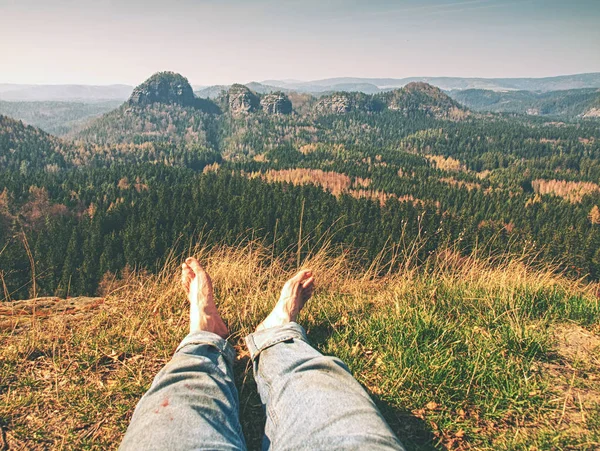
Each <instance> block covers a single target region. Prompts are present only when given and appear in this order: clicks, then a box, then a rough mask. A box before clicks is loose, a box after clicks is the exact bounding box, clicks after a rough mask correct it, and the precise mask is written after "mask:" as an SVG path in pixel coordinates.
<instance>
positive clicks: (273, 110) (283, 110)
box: [260, 92, 292, 114]
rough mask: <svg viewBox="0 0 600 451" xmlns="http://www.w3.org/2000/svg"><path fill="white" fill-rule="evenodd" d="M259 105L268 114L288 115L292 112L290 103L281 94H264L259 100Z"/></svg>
mask: <svg viewBox="0 0 600 451" xmlns="http://www.w3.org/2000/svg"><path fill="white" fill-rule="evenodd" d="M260 105H261V106H262V109H263V111H265V112H266V113H268V114H290V113H291V112H292V102H290V99H289V98H288V96H286V95H285V94H284V93H282V92H274V93H272V94H266V95H265V96H264V97H263V98H262V99H261V100H260Z"/></svg>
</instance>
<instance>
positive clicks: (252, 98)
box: [227, 84, 260, 115]
mask: <svg viewBox="0 0 600 451" xmlns="http://www.w3.org/2000/svg"><path fill="white" fill-rule="evenodd" d="M227 103H228V106H229V111H230V112H231V114H233V115H240V114H246V113H252V112H254V111H256V110H258V109H259V108H260V100H259V98H258V96H257V95H256V94H255V93H254V92H252V91H251V90H250V89H248V88H247V87H246V86H244V85H239V84H234V85H232V86H231V88H229V91H227Z"/></svg>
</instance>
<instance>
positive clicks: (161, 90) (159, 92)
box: [129, 72, 196, 106]
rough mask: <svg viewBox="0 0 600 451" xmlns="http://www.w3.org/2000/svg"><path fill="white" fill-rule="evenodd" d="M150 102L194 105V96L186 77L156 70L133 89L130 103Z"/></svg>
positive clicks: (144, 103)
mask: <svg viewBox="0 0 600 451" xmlns="http://www.w3.org/2000/svg"><path fill="white" fill-rule="evenodd" d="M152 103H164V104H177V105H182V106H194V105H195V103H196V98H195V96H194V91H193V90H192V87H191V86H190V83H189V82H188V80H187V78H185V77H184V76H182V75H180V74H176V73H174V72H158V73H156V74H154V75H152V76H151V77H150V78H149V79H147V80H146V81H145V82H143V83H142V84H141V85H139V86H138V87H137V88H135V89H134V90H133V93H132V94H131V97H130V98H129V104H130V105H136V106H143V105H150V104H152Z"/></svg>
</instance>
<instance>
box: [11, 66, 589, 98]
mask: <svg viewBox="0 0 600 451" xmlns="http://www.w3.org/2000/svg"><path fill="white" fill-rule="evenodd" d="M411 82H425V83H428V84H430V85H433V86H437V87H438V88H440V89H442V90H445V91H450V90H465V89H486V90H491V91H518V90H526V91H540V92H548V91H560V90H568V89H582V88H600V73H589V74H576V75H561V76H558V77H546V78H465V77H410V78H353V77H342V78H328V79H324V80H313V81H297V80H265V81H262V82H260V83H258V82H251V83H246V86H248V87H249V88H250V89H251V90H253V91H254V92H257V93H259V94H267V93H270V92H275V91H282V92H291V91H295V92H299V93H309V94H313V95H316V96H320V95H323V94H327V93H332V92H339V91H358V92H364V93H365V94H376V93H379V92H384V91H389V90H392V89H396V88H401V87H403V86H406V85H407V84H409V83H411ZM230 86H231V85H213V86H195V87H194V91H195V93H196V95H197V96H198V97H204V98H215V97H217V96H219V94H220V93H221V92H222V91H224V90H227V89H229V87H230ZM132 92H133V86H129V85H122V84H119V85H107V86H92V85H25V84H23V85H20V84H6V83H5V84H2V83H0V100H5V101H11V102H23V101H68V102H98V101H107V100H120V101H125V100H127V99H128V98H129V96H130V95H131V93H132Z"/></svg>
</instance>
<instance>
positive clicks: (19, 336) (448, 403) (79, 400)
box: [0, 243, 600, 449]
mask: <svg viewBox="0 0 600 451" xmlns="http://www.w3.org/2000/svg"><path fill="white" fill-rule="evenodd" d="M190 254H193V255H195V256H196V257H198V258H199V260H200V261H201V262H202V263H203V265H205V266H206V268H207V270H208V272H209V273H210V274H211V276H212V278H213V284H214V286H215V294H216V299H217V303H218V307H219V310H220V311H221V312H222V315H223V317H224V319H225V321H226V322H227V323H228V325H229V328H230V331H231V332H232V336H231V338H230V340H231V341H232V343H234V344H235V346H236V348H237V350H238V358H237V361H236V372H237V383H238V387H239V390H240V394H241V407H240V408H241V417H242V420H243V426H244V431H245V434H246V437H247V441H248V444H249V447H250V448H251V449H258V448H259V447H260V441H261V438H262V437H261V435H262V427H263V422H264V415H263V413H262V408H261V406H260V400H259V398H258V395H257V393H256V388H255V385H254V382H253V378H252V373H251V367H250V364H249V359H248V353H247V351H246V350H245V349H244V347H243V345H242V339H243V337H244V336H245V335H246V334H248V333H249V332H251V331H252V330H253V329H254V328H255V327H256V325H257V324H258V323H259V322H260V321H261V320H262V319H263V318H264V316H265V315H266V314H267V313H268V312H269V311H270V309H271V308H272V306H273V305H274V303H275V301H276V300H277V298H278V295H279V290H280V288H281V286H282V285H283V283H284V281H285V280H286V279H287V278H288V277H289V276H290V275H292V274H293V272H294V270H295V269H297V268H291V267H290V263H289V262H288V261H285V260H283V259H281V258H278V257H276V256H273V255H272V252H271V250H270V249H267V248H265V247H263V246H261V245H259V244H257V243H249V244H245V245H240V246H237V247H216V248H210V249H209V248H197V249H193V250H191V252H190ZM181 260H182V258H181V256H171V258H169V261H168V262H167V264H166V265H165V268H164V269H163V271H162V272H161V273H160V274H158V275H149V274H147V273H143V272H138V273H135V272H131V273H128V274H127V275H126V277H125V279H124V280H121V281H117V282H115V283H114V284H113V286H112V289H111V292H110V293H109V294H108V295H107V296H106V297H105V300H104V303H103V304H102V305H101V306H100V308H98V309H96V310H94V311H91V312H88V313H85V314H78V315H72V314H69V313H61V314H56V315H51V316H48V317H44V318H41V317H40V318H33V320H32V321H30V322H27V323H24V322H23V321H22V318H19V317H18V316H15V317H12V318H11V322H10V323H9V325H8V326H6V323H2V324H4V325H5V326H4V327H3V329H2V331H0V337H1V340H2V341H1V343H2V346H1V348H0V428H1V429H2V435H1V436H2V437H3V438H2V440H5V441H6V442H7V443H8V444H9V446H10V447H11V449H19V448H23V449H47V448H59V449H60V448H69V449H71V448H77V449H115V448H117V446H118V444H119V443H120V440H121V437H122V435H123V433H124V431H125V429H126V427H127V425H128V422H129V419H130V416H131V414H132V412H133V408H134V407H135V404H136V402H137V401H138V400H139V398H140V397H141V396H142V395H143V393H144V392H145V391H146V390H147V389H148V387H149V385H150V383H151V381H152V378H153V377H154V375H155V374H156V373H157V372H158V370H159V369H160V368H161V367H162V366H163V365H164V364H165V362H166V361H167V360H168V359H169V358H170V356H171V355H172V353H173V351H174V349H175V348H176V346H177V344H178V343H179V341H180V340H181V339H182V338H183V337H184V336H185V334H186V327H187V325H188V317H187V315H188V308H187V303H186V300H185V297H184V295H183V293H182V291H181V288H180V286H179V273H178V268H179V265H180V262H181ZM406 260H407V261H410V259H406ZM355 261H356V259H355V258H354V257H353V256H352V255H351V254H350V253H348V252H337V253H335V252H328V251H327V250H323V251H320V252H319V253H317V254H312V255H310V256H309V257H307V259H306V260H305V261H304V262H303V266H304V267H310V268H311V269H313V271H314V272H315V274H316V277H317V286H318V288H317V291H316V293H315V296H314V298H313V299H312V300H311V301H310V302H309V304H308V306H307V308H306V309H305V310H304V312H303V313H302V315H301V318H300V321H299V322H300V323H302V324H303V325H305V327H306V329H307V330H308V333H309V338H310V339H311V340H312V342H313V344H314V345H315V346H316V347H317V348H318V349H319V350H320V351H321V352H323V353H325V354H332V355H336V356H338V357H340V358H341V359H342V360H344V361H345V362H346V363H347V364H348V366H349V367H350V369H351V371H352V372H353V374H354V375H355V376H356V377H357V379H358V380H359V381H360V382H361V383H362V384H363V385H364V386H365V387H366V388H367V390H368V391H369V392H370V393H371V395H372V396H373V397H374V398H375V399H376V400H377V402H378V404H379V405H380V407H381V409H382V411H383V413H384V415H385V416H386V418H387V419H388V421H389V422H390V424H391V425H392V427H393V428H394V430H395V431H396V433H397V434H398V436H399V437H400V438H401V440H402V441H403V442H404V443H405V444H406V445H407V447H408V448H409V449H443V448H448V449H550V448H553V449H554V448H556V449H596V448H597V447H598V446H600V444H599V443H600V427H599V425H600V407H599V405H598V402H599V401H600V362H598V360H597V359H596V360H594V358H593V357H590V358H589V359H588V360H587V361H584V362H582V361H581V356H579V357H578V359H579V360H578V361H577V362H575V361H570V360H569V357H568V355H567V354H564V353H563V354H561V353H560V352H559V350H558V348H557V345H556V337H555V333H554V331H555V330H556V329H557V328H559V327H560V328H562V329H561V330H564V328H565V327H567V328H568V327H570V325H576V324H578V325H579V326H583V327H584V328H585V329H581V330H585V331H586V332H585V333H589V334H590V336H593V333H594V332H596V333H597V332H598V331H599V327H598V324H599V321H600V306H599V303H598V297H597V296H596V290H597V287H596V286H594V285H586V284H584V283H582V282H581V281H573V280H569V279H567V278H565V277H563V276H561V275H560V274H557V273H556V271H554V270H553V269H552V268H543V267H535V266H533V265H532V264H530V263H528V261H527V260H526V259H518V258H517V259H515V258H513V257H510V258H509V257H507V256H504V257H497V258H493V259H492V258H489V259H483V258H478V257H476V256H473V257H464V256H460V255H459V254H457V253H455V252H453V251H451V250H444V251H440V252H437V253H436V254H434V255H432V256H431V258H430V259H429V260H428V261H427V262H425V263H423V264H421V265H420V266H415V265H412V264H406V265H404V266H402V269H401V270H399V271H398V272H388V273H387V274H385V275H381V274H382V273H383V271H381V268H377V267H376V265H375V267H373V268H372V269H371V270H369V271H366V272H364V271H363V272H360V271H359V270H358V269H357V265H356V264H355ZM582 333H583V332H582ZM567 345H568V343H567ZM594 351H595V350H594ZM578 355H579V354H578ZM593 355H597V354H593V353H592V354H590V356H593ZM584 360H585V358H584ZM1 445H2V443H1V442H0V447H1Z"/></svg>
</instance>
